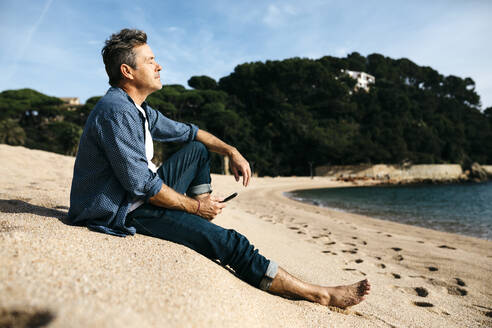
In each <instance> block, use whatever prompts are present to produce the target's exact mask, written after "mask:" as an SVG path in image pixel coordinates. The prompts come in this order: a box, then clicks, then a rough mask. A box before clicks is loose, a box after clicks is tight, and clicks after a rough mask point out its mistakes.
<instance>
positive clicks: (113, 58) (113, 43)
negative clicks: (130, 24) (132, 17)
mask: <svg viewBox="0 0 492 328" xmlns="http://www.w3.org/2000/svg"><path fill="white" fill-rule="evenodd" d="M146 43H147V34H145V32H144V31H140V30H137V29H128V28H125V29H122V30H121V31H119V32H118V33H115V34H113V35H111V37H110V38H109V39H107V40H106V41H105V43H104V47H103V48H102V50H101V55H102V57H103V61H104V66H105V67H106V73H108V77H109V84H110V85H111V86H113V87H116V86H118V84H119V83H120V81H121V80H122V79H123V76H122V74H121V71H120V67H121V65H122V64H127V65H129V66H130V67H132V68H133V69H136V68H137V63H136V60H135V52H134V51H133V48H135V47H136V46H140V45H143V44H146Z"/></svg>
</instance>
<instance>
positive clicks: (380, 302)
mask: <svg viewBox="0 0 492 328" xmlns="http://www.w3.org/2000/svg"><path fill="white" fill-rule="evenodd" d="M0 157H1V158H2V159H5V160H4V161H1V162H0V173H1V174H0V185H1V186H2V189H1V190H0V314H1V315H0V319H3V318H7V317H8V315H9V314H10V315H12V314H13V313H21V314H23V315H25V316H29V315H33V316H34V315H38V316H39V315H41V314H43V315H44V318H46V320H48V319H49V320H50V321H49V324H48V327H66V326H71V327H115V326H125V327H159V326H177V327H183V326H198V327H201V326H216V327H258V326H262V327H264V326H275V327H333V326H336V327H388V326H397V327H402V326H403V327H430V326H433V327H443V326H445V327H464V326H466V327H488V326H490V325H491V324H492V291H491V290H490V288H489V286H488V285H487V284H488V280H487V279H486V277H489V276H490V274H491V269H490V268H491V267H492V242H490V241H486V240H482V239H478V238H474V237H468V236H461V235H456V234H452V233H446V232H440V231H434V230H430V229H426V228H421V227H414V226H408V225H404V224H400V223H396V222H391V221H384V220H380V219H377V218H370V217H366V216H363V215H357V214H351V213H342V212H337V211H334V210H330V209H327V208H321V207H316V206H314V205H309V204H304V203H300V202H298V201H294V200H291V199H289V198H287V197H285V196H283V192H286V191H292V190H295V189H301V188H305V189H313V188H316V187H319V188H323V187H334V186H349V185H350V184H349V183H343V182H338V181H333V180H332V179H328V178H318V177H316V178H315V179H313V180H311V179H310V178H299V177H291V178H253V180H252V184H251V185H250V186H249V187H248V188H243V187H242V186H241V185H240V184H239V183H236V182H235V181H234V178H233V177H232V176H222V175H212V185H213V189H214V190H216V193H217V194H218V195H219V196H223V195H228V194H230V193H232V192H238V193H239V195H238V197H236V198H235V199H234V200H231V201H230V202H228V203H227V207H226V208H225V209H224V211H223V213H222V214H221V215H220V216H219V217H217V218H216V219H215V220H214V221H213V222H214V223H215V224H217V225H220V226H222V227H224V228H227V229H234V230H236V231H238V232H240V233H242V234H244V235H245V236H246V237H247V238H248V239H249V240H250V242H251V243H252V244H253V245H254V246H255V247H256V248H258V249H259V251H260V253H261V254H263V255H264V256H265V257H267V258H268V259H274V260H275V261H276V262H277V263H279V265H280V266H282V267H283V268H285V269H286V270H287V271H289V272H290V273H291V274H293V275H295V276H297V277H299V278H301V279H303V280H305V281H309V282H311V283H316V284H322V285H330V286H336V285H341V284H348V283H353V282H355V281H358V280H362V279H365V278H367V279H369V281H370V282H371V285H372V291H371V294H370V295H369V296H368V297H367V299H366V300H365V301H364V302H362V303H361V304H359V305H357V306H355V307H353V308H351V309H349V310H347V311H344V312H343V313H341V311H335V310H332V309H330V308H326V307H323V306H321V305H318V304H313V303H310V302H306V301H296V300H288V299H284V298H281V297H278V296H275V295H271V294H269V293H266V292H262V291H260V290H258V289H256V288H254V287H252V286H250V285H248V284H246V283H244V282H243V281H241V280H240V279H238V278H237V277H236V276H234V274H231V272H230V270H228V269H227V268H224V267H222V266H220V265H218V264H217V263H216V262H214V261H211V260H208V259H207V258H205V257H203V256H201V255H200V254H197V253H196V252H194V251H192V250H190V249H189V248H186V247H184V246H181V245H177V244H174V243H172V242H168V241H164V240H160V239H156V238H152V237H148V236H144V235H139V234H137V235H135V236H129V237H126V238H120V237H114V236H109V235H105V234H102V233H97V232H92V231H90V230H88V229H87V228H85V227H74V226H68V225H65V224H63V223H62V219H63V217H64V216H65V215H66V213H67V210H68V205H69V193H70V183H71V177H72V173H73V164H74V158H73V157H69V156H62V155H58V154H53V153H47V152H43V151H35V150H29V149H26V148H24V147H11V146H6V145H0ZM211 305H213V306H212V310H211ZM15 311H17V312H15ZM4 314H7V316H4ZM0 322H1V320H0Z"/></svg>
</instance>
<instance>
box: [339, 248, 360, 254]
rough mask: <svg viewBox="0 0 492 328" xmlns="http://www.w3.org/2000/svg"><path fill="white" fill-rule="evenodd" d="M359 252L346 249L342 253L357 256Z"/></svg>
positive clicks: (355, 249)
mask: <svg viewBox="0 0 492 328" xmlns="http://www.w3.org/2000/svg"><path fill="white" fill-rule="evenodd" d="M357 251H358V249H357V248H354V249H344V250H342V253H350V254H357Z"/></svg>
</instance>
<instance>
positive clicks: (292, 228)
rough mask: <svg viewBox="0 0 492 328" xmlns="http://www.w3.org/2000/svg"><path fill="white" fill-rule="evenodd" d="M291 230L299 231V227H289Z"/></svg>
mask: <svg viewBox="0 0 492 328" xmlns="http://www.w3.org/2000/svg"><path fill="white" fill-rule="evenodd" d="M289 229H291V230H299V228H298V227H289Z"/></svg>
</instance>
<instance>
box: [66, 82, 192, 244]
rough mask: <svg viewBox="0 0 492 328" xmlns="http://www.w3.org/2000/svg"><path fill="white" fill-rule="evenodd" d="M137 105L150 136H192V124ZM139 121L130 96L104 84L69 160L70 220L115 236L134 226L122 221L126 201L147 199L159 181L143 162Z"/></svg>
mask: <svg viewBox="0 0 492 328" xmlns="http://www.w3.org/2000/svg"><path fill="white" fill-rule="evenodd" d="M142 108H143V109H144V110H145V113H146V114H147V118H148V123H149V130H150V133H151V135H152V139H154V140H157V141H161V142H188V141H192V140H194V139H195V137H196V133H197V131H198V127H197V126H195V125H193V124H185V123H179V122H176V121H173V120H170V119H169V118H167V117H165V116H164V115H162V114H161V113H160V112H159V111H156V110H155V109H153V108H151V107H150V106H149V105H147V103H145V102H144V103H143V104H142ZM144 120H145V118H144V116H143V114H142V113H140V112H139V111H138V109H137V107H136V106H135V103H134V102H133V100H132V99H131V97H130V96H128V94H127V93H126V92H125V91H123V90H122V89H120V88H110V89H109V90H108V92H107V93H106V95H105V96H104V97H102V98H101V99H100V100H99V102H98V103H97V104H96V106H95V107H94V109H93V110H92V111H91V113H90V115H89V117H88V118H87V122H86V124H85V127H84V132H83V133H82V136H81V138H80V143H79V148H78V152H77V158H76V159H75V167H74V172H73V179H72V189H71V192H70V209H69V211H68V220H69V222H70V223H72V224H75V225H87V226H88V227H89V229H92V230H96V231H100V232H105V233H109V234H113V235H117V236H125V235H128V234H131V235H133V234H134V233H135V228H133V227H126V226H125V218H126V215H127V212H128V209H129V208H130V205H131V203H132V202H134V201H136V200H139V199H142V200H145V201H147V200H148V199H149V198H151V197H152V196H154V195H155V194H157V193H158V192H159V190H160V189H161V187H162V183H163V182H162V180H161V178H160V177H159V175H158V174H157V173H154V172H152V171H151V170H150V169H149V168H148V165H147V164H148V163H147V158H146V155H145V131H144V127H145V121H144ZM149 160H150V158H149Z"/></svg>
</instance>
